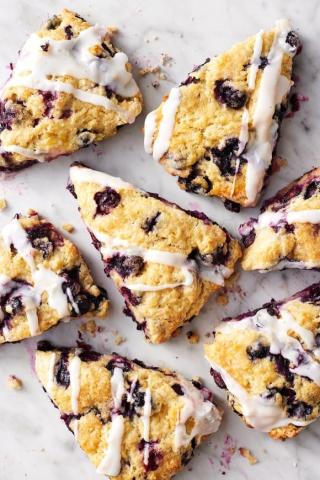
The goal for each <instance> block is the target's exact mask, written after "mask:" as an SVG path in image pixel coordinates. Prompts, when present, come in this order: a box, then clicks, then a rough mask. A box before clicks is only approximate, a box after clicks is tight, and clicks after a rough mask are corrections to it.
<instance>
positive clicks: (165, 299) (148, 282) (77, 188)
mask: <svg viewBox="0 0 320 480" xmlns="http://www.w3.org/2000/svg"><path fill="white" fill-rule="evenodd" d="M70 182H71V185H70V186H69V188H70V190H71V191H72V193H73V194H74V195H75V197H76V198H77V200H78V203H79V207H80V212H81V215H82V218H83V220H84V222H85V223H86V225H87V227H88V229H89V232H90V233H91V236H92V238H93V244H94V245H95V247H96V248H97V249H98V250H100V252H101V256H102V259H103V261H104V263H105V272H106V273H107V274H108V275H110V276H111V278H112V279H113V280H114V282H115V284H116V286H117V287H118V289H119V290H120V293H121V294H122V295H123V297H124V299H125V302H126V307H127V308H126V312H127V313H128V314H129V315H130V316H132V317H133V319H134V320H135V321H136V322H137V324H138V328H139V329H143V330H144V333H145V336H146V338H147V339H148V340H149V341H150V342H152V343H161V342H164V341H166V340H168V339H169V338H170V337H171V336H172V334H173V333H174V332H175V331H176V330H177V329H178V328H179V327H181V326H182V325H183V323H185V322H186V321H187V320H189V319H191V318H192V317H193V316H194V315H197V314H198V313H199V311H200V309H201V307H202V306H203V305H204V304H205V302H206V301H207V300H208V298H209V296H210V294H211V293H212V292H214V291H216V290H217V289H218V288H220V287H221V286H222V285H223V284H224V281H225V279H226V278H228V277H230V276H231V275H232V273H233V272H234V268H235V264H236V262H237V260H238V259H239V258H240V256H241V247H240V245H239V243H238V242H237V241H236V240H234V239H233V238H231V237H230V235H229V234H228V233H227V232H226V231H225V230H224V229H222V228H221V227H219V226H218V225H217V224H216V223H214V222H213V221H211V220H210V219H209V218H208V217H206V216H205V215H204V214H203V213H200V212H191V211H186V210H183V209H181V208H180V207H178V206H177V205H175V204H173V203H170V202H168V201H166V200H164V199H161V198H160V197H158V196H157V195H155V194H150V193H146V192H144V191H142V190H139V189H137V188H135V187H133V186H132V185H130V184H128V183H126V182H124V181H122V180H120V179H118V178H115V177H111V176H110V175H107V174H104V173H102V172H97V171H94V170H91V169H88V168H86V167H84V166H83V165H74V166H72V167H71V169H70Z"/></svg>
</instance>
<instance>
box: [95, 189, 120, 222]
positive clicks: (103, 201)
mask: <svg viewBox="0 0 320 480" xmlns="http://www.w3.org/2000/svg"><path fill="white" fill-rule="evenodd" d="M94 201H95V202H96V204H97V210H96V215H108V213H110V212H111V210H113V209H114V208H116V207H117V206H118V205H119V203H120V201H121V196H120V195H119V193H118V192H116V191H115V190H113V188H110V187H106V188H105V189H104V190H103V191H102V192H97V193H96V194H95V196H94Z"/></svg>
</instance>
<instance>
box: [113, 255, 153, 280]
mask: <svg viewBox="0 0 320 480" xmlns="http://www.w3.org/2000/svg"><path fill="white" fill-rule="evenodd" d="M143 265H144V261H143V258H142V257H139V256H138V255H131V256H130V257H126V256H125V255H120V254H118V253H117V254H116V255H114V256H113V257H111V258H108V260H106V262H105V272H106V274H107V275H109V274H110V272H111V271H112V270H115V271H116V272H117V273H118V274H119V275H120V276H121V277H122V278H126V277H128V276H129V275H138V274H139V273H140V271H141V270H142V268H143Z"/></svg>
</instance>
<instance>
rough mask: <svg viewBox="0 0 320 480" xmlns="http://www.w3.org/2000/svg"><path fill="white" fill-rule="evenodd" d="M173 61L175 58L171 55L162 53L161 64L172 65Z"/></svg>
mask: <svg viewBox="0 0 320 480" xmlns="http://www.w3.org/2000/svg"><path fill="white" fill-rule="evenodd" d="M172 63H173V58H172V57H170V55H168V54H167V53H161V57H160V64H161V65H163V66H164V67H165V66H167V65H168V66H169V67H171V65H172Z"/></svg>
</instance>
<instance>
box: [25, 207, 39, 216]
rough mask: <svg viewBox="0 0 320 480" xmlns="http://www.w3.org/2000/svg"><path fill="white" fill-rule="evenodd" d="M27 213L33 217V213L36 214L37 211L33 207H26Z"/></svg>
mask: <svg viewBox="0 0 320 480" xmlns="http://www.w3.org/2000/svg"><path fill="white" fill-rule="evenodd" d="M27 215H28V216H29V217H34V216H35V215H38V212H37V211H36V210H34V208H28V210H27Z"/></svg>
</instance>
